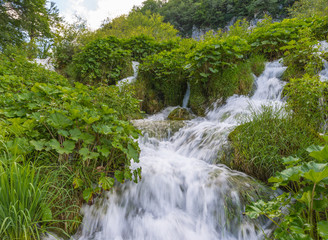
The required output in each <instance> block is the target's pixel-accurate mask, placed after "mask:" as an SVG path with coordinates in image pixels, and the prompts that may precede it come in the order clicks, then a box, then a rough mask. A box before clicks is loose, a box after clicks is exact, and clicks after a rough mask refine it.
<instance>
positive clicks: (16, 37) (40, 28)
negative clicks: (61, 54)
mask: <svg viewBox="0 0 328 240" xmlns="http://www.w3.org/2000/svg"><path fill="white" fill-rule="evenodd" d="M0 20H1V21H0V30H1V36H0V46H1V48H3V47H5V46H7V45H19V44H21V43H23V42H26V41H27V42H29V46H30V47H31V46H33V45H35V44H36V41H37V39H38V38H51V37H52V33H51V29H50V26H51V25H52V24H54V23H55V22H57V21H59V20H60V18H59V16H58V9H57V8H56V6H55V4H54V3H50V6H49V7H47V0H0Z"/></svg>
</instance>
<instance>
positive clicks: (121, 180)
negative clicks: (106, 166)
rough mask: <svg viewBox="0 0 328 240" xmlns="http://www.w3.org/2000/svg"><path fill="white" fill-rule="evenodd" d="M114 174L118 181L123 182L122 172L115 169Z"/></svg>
mask: <svg viewBox="0 0 328 240" xmlns="http://www.w3.org/2000/svg"><path fill="white" fill-rule="evenodd" d="M114 176H115V178H116V180H117V181H118V182H120V183H124V172H122V171H118V170H116V171H115V173H114Z"/></svg>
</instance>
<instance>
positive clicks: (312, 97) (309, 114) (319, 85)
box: [284, 74, 328, 131]
mask: <svg viewBox="0 0 328 240" xmlns="http://www.w3.org/2000/svg"><path fill="white" fill-rule="evenodd" d="M284 95H286V96H287V106H288V107H289V108H290V109H292V110H293V111H294V112H295V114H296V115H298V116H299V117H301V118H303V119H304V121H305V122H307V124H309V125H311V126H312V127H313V128H315V129H317V130H319V129H320V127H324V125H325V123H326V121H327V118H328V103H327V99H328V83H327V82H321V81H320V79H319V77H318V76H313V77H311V76H310V75H308V74H305V75H304V76H303V77H302V78H293V79H291V80H290V82H289V83H287V84H286V86H285V88H284ZM322 124H323V125H322ZM321 130H323V131H324V130H325V129H321Z"/></svg>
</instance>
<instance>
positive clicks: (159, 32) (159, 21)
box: [90, 11, 178, 41]
mask: <svg viewBox="0 0 328 240" xmlns="http://www.w3.org/2000/svg"><path fill="white" fill-rule="evenodd" d="M177 33H178V31H177V30H176V29H174V27H173V26H172V25H171V24H169V23H165V22H164V21H163V17H162V16H161V15H159V14H156V13H151V12H149V11H146V12H144V13H142V12H136V11H131V12H130V13H129V14H128V15H122V16H119V17H117V18H114V19H112V20H110V19H109V18H108V19H107V20H106V21H105V23H104V24H103V25H102V26H101V28H100V29H98V30H97V31H95V32H94V33H92V34H91V35H90V37H91V38H99V37H106V36H115V37H117V38H131V37H135V36H138V35H141V34H143V35H146V36H149V37H153V38H155V39H156V41H168V40H173V39H175V38H176V35H177Z"/></svg>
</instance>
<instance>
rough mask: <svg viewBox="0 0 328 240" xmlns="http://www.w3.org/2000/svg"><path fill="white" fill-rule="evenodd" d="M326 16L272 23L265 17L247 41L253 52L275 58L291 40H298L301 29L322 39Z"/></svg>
mask: <svg viewBox="0 0 328 240" xmlns="http://www.w3.org/2000/svg"><path fill="white" fill-rule="evenodd" d="M327 26H328V17H321V18H320V17H317V18H308V19H297V18H293V19H284V20H283V21H281V22H275V23H272V19H271V18H266V19H265V20H264V21H263V22H261V23H260V24H259V25H258V27H256V28H255V29H254V30H253V32H252V33H251V35H250V37H249V39H248V40H249V43H250V45H251V46H252V49H253V51H254V52H255V53H260V54H264V55H265V56H266V57H267V58H268V59H270V60H272V59H277V58H280V57H281V56H283V54H284V52H285V49H284V48H283V47H284V46H287V45H288V43H289V42H291V41H293V40H294V41H299V39H300V38H302V36H303V34H302V31H309V32H310V35H311V36H313V37H314V38H315V39H317V40H324V39H325V37H326V35H327Z"/></svg>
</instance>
